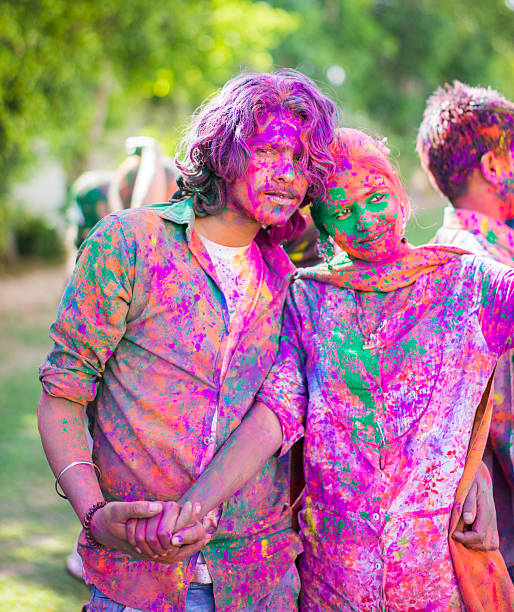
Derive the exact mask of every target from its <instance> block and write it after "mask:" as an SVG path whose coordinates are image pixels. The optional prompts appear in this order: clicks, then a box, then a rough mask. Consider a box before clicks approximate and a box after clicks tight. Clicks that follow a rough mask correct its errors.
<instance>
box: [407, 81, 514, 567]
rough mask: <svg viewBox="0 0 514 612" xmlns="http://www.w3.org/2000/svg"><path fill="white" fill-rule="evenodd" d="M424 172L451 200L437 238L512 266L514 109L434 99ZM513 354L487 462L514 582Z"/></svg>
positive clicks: (504, 361) (448, 89)
mask: <svg viewBox="0 0 514 612" xmlns="http://www.w3.org/2000/svg"><path fill="white" fill-rule="evenodd" d="M417 151H418V154H419V156H420V159H421V163H422V165H423V168H424V169H425V171H426V172H427V174H428V176H429V178H430V180H431V182H432V183H433V184H434V186H435V187H436V188H437V189H438V190H439V191H440V192H441V193H442V194H443V195H444V196H445V197H446V198H448V200H449V201H450V205H449V206H448V207H447V208H446V210H445V213H444V221H443V226H442V227H441V228H440V229H439V231H438V232H437V234H436V236H435V242H436V243H439V244H443V243H444V244H451V245H455V246H458V247H461V248H463V249H466V250H468V251H471V252H472V253H474V254H476V255H482V256H485V257H490V258H492V259H495V260H496V261H499V262H501V263H503V264H506V265H508V266H514V230H513V229H512V228H511V227H509V225H508V224H507V220H508V219H511V218H512V217H514V103H512V102H511V101H510V100H507V99H505V98H504V97H503V96H502V95H501V94H499V93H498V92H497V91H494V90H493V89H490V88H488V89H484V88H481V87H469V86H468V85H464V84H463V83H460V82H459V81H455V82H454V83H453V85H448V84H447V85H445V86H444V87H441V88H439V89H437V90H436V91H435V92H434V93H433V94H432V95H431V96H430V98H429V99H428V101H427V106H426V109H425V113H424V116H423V121H422V123H421V126H420V128H419V132H418V138H417ZM513 360H514V351H512V350H511V351H509V352H508V353H506V354H504V355H503V356H502V357H501V358H500V359H499V361H498V365H497V366H496V373H495V377H494V388H493V398H494V399H493V417H492V422H491V429H490V433H489V442H488V447H487V448H486V452H485V455H484V461H485V463H486V464H487V465H488V467H489V471H490V473H491V475H492V479H493V491H494V500H495V504H496V511H497V517H498V530H499V534H500V550H501V553H502V555H503V557H504V559H505V562H506V564H507V567H508V569H509V574H510V576H511V578H514V447H513V443H514V431H513V420H514V386H513V385H514V361H513Z"/></svg>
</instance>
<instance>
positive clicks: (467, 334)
mask: <svg viewBox="0 0 514 612" xmlns="http://www.w3.org/2000/svg"><path fill="white" fill-rule="evenodd" d="M306 275H307V276H308V275H309V272H306ZM300 276H302V275H301V274H300ZM311 276H312V274H311ZM324 280H325V282H320V280H314V279H312V278H310V279H309V278H304V279H302V278H300V279H299V280H297V281H296V282H295V283H294V285H293V287H292V289H291V292H290V296H289V298H288V300H287V302H286V310H285V314H284V322H283V329H282V339H281V347H280V351H279V356H278V359H277V361H276V364H275V366H274V367H273V368H272V370H271V372H270V374H269V376H268V378H267V380H266V382H265V383H264V385H263V387H262V389H261V392H260V394H259V398H258V399H259V400H260V401H263V402H264V403H265V404H267V405H268V407H270V408H271V409H272V410H273V411H275V413H276V414H277V415H278V417H279V419H280V421H281V424H282V428H283V432H284V444H283V448H282V452H286V451H287V449H288V448H289V447H290V446H291V445H292V444H293V443H294V442H295V441H296V440H297V439H298V438H299V437H301V436H302V435H303V434H304V433H305V447H304V470H305V481H306V496H305V501H304V507H303V510H302V511H301V513H300V525H301V537H302V541H303V544H304V548H305V552H304V554H303V557H302V559H301V577H302V589H303V591H302V602H303V610H306V611H310V610H320V609H334V610H359V611H371V610H385V609H387V610H405V611H407V610H432V611H436V610H438V611H441V612H442V611H447V610H451V609H457V610H458V609H461V608H462V602H461V599H460V595H459V591H458V587H457V582H456V579H455V574H454V571H453V566H452V562H451V557H450V552H449V547H448V525H449V518H450V512H451V508H452V505H453V501H454V498H455V492H456V489H457V486H458V484H459V480H460V478H461V475H462V471H463V467H464V463H465V460H466V452H467V447H468V442H469V438H470V432H471V428H472V424H473V418H474V412H475V408H476V406H477V405H478V403H479V401H480V399H481V396H482V393H483V391H484V389H485V387H486V385H487V382H488V379H489V376H490V374H491V372H492V369H493V367H494V364H495V361H496V360H497V358H498V356H499V355H500V354H501V353H502V352H504V351H505V350H506V349H507V348H510V347H511V346H512V342H513V340H512V335H513V332H514V271H512V270H510V269H508V268H506V267H504V266H502V265H500V264H498V263H496V262H493V261H486V260H484V259H481V258H475V257H473V256H469V255H465V256H462V257H459V258H457V259H453V260H452V261H449V262H448V263H446V264H444V265H441V266H440V267H439V268H437V269H436V270H435V271H432V272H430V273H428V274H424V275H422V276H420V277H419V278H418V279H417V280H416V281H415V282H414V283H413V284H412V285H411V286H410V287H406V288H405V287H404V288H403V289H398V290H396V291H393V292H391V294H390V295H393V297H392V304H391V301H389V304H388V309H387V310H388V313H390V314H389V316H388V317H387V318H386V319H385V324H384V325H383V327H382V328H381V330H380V331H379V332H378V334H377V335H378V349H376V350H363V348H362V346H363V340H364V337H363V334H362V332H361V331H360V328H359V324H358V322H357V308H358V300H357V299H356V293H355V292H354V291H353V290H351V289H346V288H341V287H337V286H335V285H333V284H331V283H330V279H329V277H326V278H325V279H324ZM390 300H391V298H390ZM361 316H364V317H366V313H365V312H364V313H361ZM361 327H362V324H361ZM484 579H486V577H484Z"/></svg>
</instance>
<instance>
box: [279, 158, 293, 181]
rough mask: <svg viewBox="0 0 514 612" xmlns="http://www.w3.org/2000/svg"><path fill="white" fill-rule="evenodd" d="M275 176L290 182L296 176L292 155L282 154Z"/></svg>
mask: <svg viewBox="0 0 514 612" xmlns="http://www.w3.org/2000/svg"><path fill="white" fill-rule="evenodd" d="M275 178H276V179H277V180H279V181H283V182H284V183H290V182H291V181H294V179H295V178H296V173H295V167H294V160H293V157H292V155H291V156H290V155H281V156H280V159H279V160H278V163H277V167H276V170H275Z"/></svg>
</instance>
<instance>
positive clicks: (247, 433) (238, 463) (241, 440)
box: [175, 402, 282, 531]
mask: <svg viewBox="0 0 514 612" xmlns="http://www.w3.org/2000/svg"><path fill="white" fill-rule="evenodd" d="M281 445H282V427H281V425H280V421H279V420H278V417H277V416H276V414H275V413H274V412H272V411H271V410H270V409H269V408H268V407H267V406H266V405H265V404H262V403H260V402H257V403H255V404H254V405H253V407H252V408H251V410H250V411H249V412H248V413H247V415H246V416H245V418H244V419H243V421H242V422H241V424H240V425H239V427H238V428H237V429H236V430H235V431H234V433H233V434H232V435H231V436H230V438H229V439H228V440H227V442H226V443H225V444H224V445H223V446H222V448H221V449H220V450H219V451H218V453H217V454H216V455H215V456H214V459H213V460H212V462H211V463H210V464H209V465H208V467H207V468H206V469H205V471H204V472H203V474H202V475H201V476H200V478H199V479H198V480H197V481H196V482H195V484H194V485H193V486H192V487H191V488H190V489H189V491H188V492H187V493H186V494H185V495H183V496H182V498H181V499H180V500H179V504H183V503H185V502H186V501H190V502H191V503H192V504H193V505H194V504H196V503H198V504H200V505H201V508H202V515H205V514H207V512H209V510H212V509H213V508H216V507H218V506H219V505H220V504H221V503H222V502H224V501H225V500H226V499H229V497H232V495H233V494H234V493H235V492H236V491H239V489H241V488H242V487H243V486H244V485H245V484H246V483H247V482H248V481H249V480H251V478H252V477H253V476H255V474H256V473H257V472H258V471H259V470H260V469H261V468H262V466H263V465H264V463H265V462H266V461H267V460H268V459H269V458H270V457H272V456H273V455H274V454H275V453H276V452H277V451H278V450H279V448H280V447H281ZM181 527H182V523H181V521H180V518H179V521H178V522H177V525H176V527H175V530H176V531H179V530H180V529H181Z"/></svg>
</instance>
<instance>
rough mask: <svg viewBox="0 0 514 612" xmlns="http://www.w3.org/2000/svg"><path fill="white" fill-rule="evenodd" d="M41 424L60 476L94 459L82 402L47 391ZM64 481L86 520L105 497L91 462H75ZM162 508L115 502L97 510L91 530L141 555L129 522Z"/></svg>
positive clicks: (41, 406)
mask: <svg viewBox="0 0 514 612" xmlns="http://www.w3.org/2000/svg"><path fill="white" fill-rule="evenodd" d="M38 428H39V433H40V435H41V441H42V443H43V448H44V450H45V454H46V457H47V459H48V463H49V464H50V467H51V468H52V472H53V473H54V475H55V476H56V477H57V475H58V474H59V473H60V471H61V470H62V469H63V468H65V467H66V466H67V465H69V464H70V463H72V462H73V461H91V457H90V455H89V447H88V444H87V440H86V432H85V429H84V424H83V420H82V406H81V405H80V404H78V403H76V402H72V401H70V400H67V399H64V398H60V397H53V396H51V395H49V394H48V393H45V391H43V392H42V394H41V399H40V400H39V405H38ZM60 484H61V487H62V489H63V491H64V492H65V493H66V495H67V497H68V499H69V501H70V503H71V505H72V506H73V509H74V510H75V512H76V514H77V516H78V518H79V521H80V522H81V523H82V524H83V523H84V518H85V516H86V513H87V511H88V510H89V508H91V506H93V505H94V504H96V503H97V502H99V501H103V499H104V497H103V494H102V491H101V489H100V486H99V484H98V480H97V478H96V473H95V471H94V469H93V468H92V466H90V465H75V466H73V467H72V468H70V469H69V470H67V471H66V472H65V473H64V474H63V475H62V477H61V479H60ZM161 509H162V506H161V504H160V503H158V502H146V501H138V502H125V503H124V502H111V503H110V504H108V505H107V506H104V507H103V508H100V510H98V511H97V512H95V514H94V516H93V522H92V524H91V530H92V533H93V535H94V537H95V539H96V540H97V541H98V542H99V543H100V544H103V545H105V546H108V547H110V548H117V549H118V550H122V551H124V552H127V553H129V554H131V555H134V556H138V553H137V551H136V550H135V549H134V547H132V546H131V545H130V544H129V543H128V542H127V540H126V538H125V523H126V521H127V520H128V519H129V518H132V517H136V516H137V517H141V518H144V517H148V518H150V517H152V516H155V515H156V514H159V512H160V511H161Z"/></svg>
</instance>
